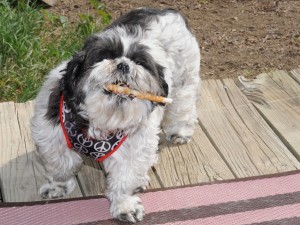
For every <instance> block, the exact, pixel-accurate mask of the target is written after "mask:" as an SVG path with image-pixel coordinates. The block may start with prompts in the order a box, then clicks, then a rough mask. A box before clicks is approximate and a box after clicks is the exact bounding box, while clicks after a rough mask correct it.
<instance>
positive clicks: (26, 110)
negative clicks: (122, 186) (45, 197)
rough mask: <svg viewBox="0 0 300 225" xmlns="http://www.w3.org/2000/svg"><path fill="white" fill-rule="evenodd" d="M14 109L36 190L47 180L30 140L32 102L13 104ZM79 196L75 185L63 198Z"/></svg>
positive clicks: (79, 193) (79, 191) (78, 190)
mask: <svg viewBox="0 0 300 225" xmlns="http://www.w3.org/2000/svg"><path fill="white" fill-rule="evenodd" d="M15 107H16V110H17V115H18V121H19V125H20V131H21V136H22V137H23V140H24V143H25V147H26V155H27V159H28V161H27V163H28V164H31V165H32V166H33V172H34V174H33V175H34V179H35V185H36V188H37V190H38V189H39V188H40V186H42V185H43V184H45V183H47V180H46V177H45V175H46V172H45V170H44V168H43V166H42V165H41V164H40V163H39V160H38V159H37V157H36V155H35V149H36V147H35V144H34V142H33V140H32V138H31V131H30V119H31V117H32V116H33V108H34V102H33V101H29V102H26V103H15ZM27 188H29V187H27ZM81 196H82V193H81V190H80V188H79V186H78V185H77V186H76V188H75V190H74V191H73V192H72V193H71V194H70V195H68V196H66V197H65V198H77V197H81ZM36 200H41V198H40V197H39V196H38V197H37V199H35V200H34V201H36Z"/></svg>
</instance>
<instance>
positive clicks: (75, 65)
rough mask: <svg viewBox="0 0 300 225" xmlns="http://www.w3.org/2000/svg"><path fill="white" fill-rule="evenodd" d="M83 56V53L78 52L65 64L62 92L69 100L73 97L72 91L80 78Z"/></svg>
mask: <svg viewBox="0 0 300 225" xmlns="http://www.w3.org/2000/svg"><path fill="white" fill-rule="evenodd" d="M85 55H86V54H85V52H84V51H80V52H78V53H76V54H75V55H74V56H73V58H72V59H71V60H70V61H69V62H68V64H67V68H66V70H65V74H64V76H63V79H62V90H63V92H64V94H65V95H66V96H68V97H70V98H72V97H73V96H74V90H75V89H76V85H77V83H78V81H79V80H80V78H81V76H82V72H83V63H84V59H85Z"/></svg>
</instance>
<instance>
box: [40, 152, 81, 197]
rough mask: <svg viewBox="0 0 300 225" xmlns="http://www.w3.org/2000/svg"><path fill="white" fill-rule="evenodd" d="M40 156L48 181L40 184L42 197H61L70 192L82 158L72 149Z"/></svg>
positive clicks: (74, 183)
mask: <svg viewBox="0 0 300 225" xmlns="http://www.w3.org/2000/svg"><path fill="white" fill-rule="evenodd" d="M39 153H40V154H39V155H40V158H41V160H42V161H43V163H42V164H43V165H44V167H45V169H46V172H47V178H48V182H47V183H46V184H44V185H42V186H41V188H40V189H39V194H40V195H41V197H42V198H61V197H64V196H66V195H68V194H70V193H71V192H72V191H73V190H74V189H75V187H76V181H75V175H76V173H77V172H78V171H79V169H80V167H81V165H82V159H81V157H80V156H79V155H77V154H76V153H75V152H73V151H72V150H69V149H66V150H65V151H63V152H59V151H55V152H52V154H49V152H47V153H46V154H45V152H44V154H41V152H39Z"/></svg>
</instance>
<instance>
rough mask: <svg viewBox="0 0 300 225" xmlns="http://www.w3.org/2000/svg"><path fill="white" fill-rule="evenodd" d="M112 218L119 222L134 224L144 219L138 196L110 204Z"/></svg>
mask: <svg viewBox="0 0 300 225" xmlns="http://www.w3.org/2000/svg"><path fill="white" fill-rule="evenodd" d="M110 210H111V213H112V216H113V217H114V218H117V219H119V220H121V221H125V222H131V223H136V222H139V221H142V219H143V217H144V214H145V213H144V207H143V205H142V202H141V200H140V198H139V197H138V196H128V197H127V198H125V199H124V200H123V201H119V202H112V204H111V207H110Z"/></svg>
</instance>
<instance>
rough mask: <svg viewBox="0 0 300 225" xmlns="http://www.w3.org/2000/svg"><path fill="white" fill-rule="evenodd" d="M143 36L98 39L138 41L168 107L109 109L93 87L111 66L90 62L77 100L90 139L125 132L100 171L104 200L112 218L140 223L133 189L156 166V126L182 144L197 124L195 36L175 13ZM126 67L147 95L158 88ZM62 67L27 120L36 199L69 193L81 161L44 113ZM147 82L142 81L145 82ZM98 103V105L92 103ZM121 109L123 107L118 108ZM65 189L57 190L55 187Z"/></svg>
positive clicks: (136, 103)
mask: <svg viewBox="0 0 300 225" xmlns="http://www.w3.org/2000/svg"><path fill="white" fill-rule="evenodd" d="M148 27H149V29H147V31H145V32H143V31H142V30H141V29H139V28H137V30H138V32H137V33H138V35H137V36H135V37H134V38H133V37H132V36H129V35H128V34H127V33H126V31H125V30H124V29H122V27H117V28H114V29H109V30H107V31H105V32H102V33H99V34H97V35H99V36H110V35H118V36H120V37H121V40H122V43H123V45H124V48H125V51H127V50H128V46H129V45H130V44H131V43H134V42H136V41H139V42H140V43H142V44H144V45H146V46H148V47H149V49H150V54H151V55H152V56H153V58H154V59H155V60H156V62H157V63H159V64H160V65H162V66H163V67H165V71H164V72H165V80H166V82H167V83H168V86H169V95H168V97H170V98H173V99H174V101H173V103H172V104H170V105H167V106H166V107H165V108H164V107H162V106H157V107H156V108H155V109H154V111H153V112H151V113H150V114H149V110H150V108H151V105H150V103H149V102H148V101H144V100H139V99H134V100H132V101H128V103H126V105H125V104H124V106H120V108H116V106H115V104H114V103H115V102H114V101H113V100H109V99H108V98H106V97H104V96H102V95H103V94H102V93H101V92H100V91H99V87H103V85H104V84H105V83H106V82H108V81H109V80H110V79H112V78H111V77H112V76H114V73H113V68H114V67H115V64H116V63H118V61H112V60H104V61H102V62H101V63H98V64H96V65H95V66H94V67H93V68H92V71H91V73H90V76H89V78H88V79H87V80H86V81H85V82H86V83H85V84H84V90H85V92H86V93H87V94H86V100H85V103H84V104H82V105H81V108H82V110H83V116H84V117H85V118H87V119H88V120H89V121H90V127H89V135H90V136H92V137H95V138H97V136H100V134H101V132H105V131H108V130H114V129H117V128H119V129H126V132H127V133H128V138H127V139H126V141H125V142H124V143H123V145H122V146H121V147H120V148H119V150H118V151H116V152H115V153H114V154H113V155H112V156H110V157H109V158H107V159H106V160H105V161H104V166H105V170H106V171H107V172H108V174H109V176H108V187H107V197H108V198H109V200H110V201H111V209H110V210H111V213H112V215H113V217H116V218H119V219H121V220H126V221H130V222H137V221H140V220H142V218H143V215H144V209H143V206H142V205H141V203H140V199H139V197H138V196H136V195H134V194H133V193H134V191H135V190H136V189H137V188H139V187H145V186H147V184H148V181H149V177H148V176H147V171H148V170H149V168H150V167H151V166H152V165H153V164H154V163H155V162H156V159H157V153H156V152H157V150H158V141H159V138H158V133H159V132H160V131H161V128H160V126H161V124H162V126H163V129H164V132H165V134H166V136H167V139H168V140H171V141H173V142H175V143H184V142H187V141H189V140H190V138H191V136H192V134H193V132H194V125H195V123H196V120H197V113H196V104H195V103H196V99H197V95H198V88H199V83H200V77H199V67H200V52H199V48H198V44H197V42H196V39H195V37H194V36H193V35H192V34H191V33H190V31H189V30H188V29H187V28H186V25H185V22H184V20H183V18H182V17H181V16H180V15H179V14H177V13H166V14H164V15H161V16H159V20H153V21H152V22H151V23H150V24H148ZM120 60H123V61H126V62H127V63H129V64H130V66H131V68H133V72H132V73H131V75H130V76H132V79H136V80H137V81H138V82H140V84H139V86H140V87H142V88H143V90H147V91H149V92H153V93H155V92H156V91H157V90H158V85H159V84H158V83H157V82H156V80H154V79H152V78H151V76H149V75H147V72H145V71H144V70H143V69H141V68H140V67H139V66H138V65H135V64H133V63H132V62H131V61H130V60H129V59H127V58H122V59H120ZM66 65H67V62H63V63H62V64H60V65H59V66H58V67H57V68H55V69H54V70H52V71H51V72H50V73H49V75H48V77H47V79H46V81H45V83H44V85H43V87H42V89H41V91H40V93H39V95H38V97H37V99H36V107H35V115H34V117H33V119H32V135H33V139H34V141H35V142H36V145H37V147H38V154H39V155H40V156H41V158H42V161H43V164H44V166H45V168H46V170H47V173H48V174H47V175H48V176H49V177H50V178H49V183H47V184H45V185H44V186H43V187H41V189H40V192H41V194H42V195H43V196H44V197H50V198H51V197H59V196H63V195H65V194H68V193H69V192H71V191H72V190H73V189H74V176H75V174H76V173H77V172H78V170H79V169H80V166H81V164H82V159H81V156H80V155H78V154H77V153H76V152H74V151H71V150H70V149H68V147H67V145H66V141H65V138H64V135H63V132H62V128H61V126H60V125H56V126H54V125H53V124H52V123H50V122H49V121H48V120H47V119H46V117H45V114H46V112H47V107H48V101H49V95H50V93H51V90H52V88H53V87H55V86H56V85H57V83H58V82H59V80H60V79H61V77H62V76H63V74H64V72H61V71H62V70H63V69H65V68H66ZM104 72H105V73H106V75H107V77H105V76H102V77H101V78H99V76H98V74H99V73H102V74H103V73H104ZM149 77H150V78H149ZM99 99H101V100H99ZM122 107H123V108H122ZM62 186H65V190H62V189H59V188H58V187H62Z"/></svg>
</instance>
